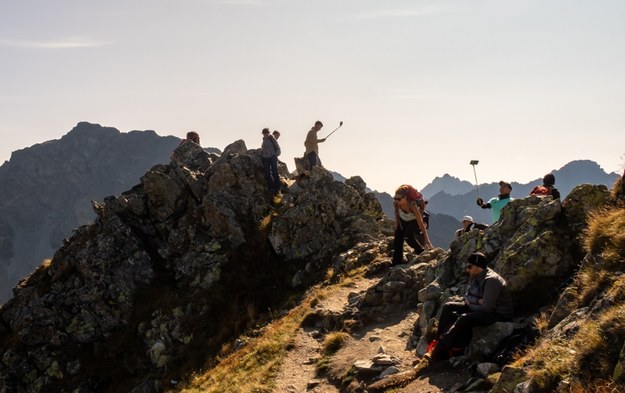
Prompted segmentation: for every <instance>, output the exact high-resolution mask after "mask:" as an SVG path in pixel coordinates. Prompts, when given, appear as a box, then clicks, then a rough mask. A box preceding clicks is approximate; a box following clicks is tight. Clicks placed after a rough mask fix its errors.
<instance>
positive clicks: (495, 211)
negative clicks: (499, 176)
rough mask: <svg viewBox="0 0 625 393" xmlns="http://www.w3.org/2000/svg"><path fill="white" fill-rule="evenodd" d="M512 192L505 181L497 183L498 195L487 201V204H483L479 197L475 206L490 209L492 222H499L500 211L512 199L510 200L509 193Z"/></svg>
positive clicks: (509, 185) (510, 186)
mask: <svg viewBox="0 0 625 393" xmlns="http://www.w3.org/2000/svg"><path fill="white" fill-rule="evenodd" d="M511 192H512V185H511V184H510V183H508V182H505V181H503V180H502V181H500V182H499V195H497V196H496V197H494V198H491V199H489V200H488V202H486V203H484V200H483V199H482V198H480V197H478V198H477V205H478V206H479V207H481V208H482V209H491V214H492V216H493V222H495V221H497V220H499V217H500V216H501V209H503V207H504V206H506V205H507V204H508V203H509V202H510V201H511V200H513V199H512V198H510V193H511Z"/></svg>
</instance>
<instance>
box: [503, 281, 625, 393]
mask: <svg viewBox="0 0 625 393" xmlns="http://www.w3.org/2000/svg"><path fill="white" fill-rule="evenodd" d="M620 286H622V285H619V287H620ZM619 291H620V289H619ZM624 343H625V304H622V303H620V304H617V305H614V306H613V307H610V308H607V310H606V311H605V312H604V313H603V314H601V315H600V316H598V317H597V318H596V320H591V321H585V322H584V323H583V324H582V325H581V326H580V328H579V330H578V331H577V332H576V333H575V334H574V335H573V337H570V338H568V339H565V338H563V339H554V340H547V339H541V340H539V342H538V343H537V344H536V345H535V346H534V347H533V348H531V349H529V350H528V351H527V352H526V353H525V354H524V355H523V356H521V357H520V358H519V359H517V360H516V361H515V365H517V366H523V367H526V368H527V369H528V372H529V375H530V376H531V377H533V378H534V380H535V381H536V382H538V384H539V385H540V386H541V387H542V388H544V389H547V390H549V389H553V388H554V387H555V386H556V385H557V383H558V382H559V381H561V380H565V379H569V380H579V381H587V380H588V381H590V380H602V379H603V380H608V378H609V377H611V374H612V371H613V369H614V366H615V365H616V363H617V361H618V354H619V352H620V350H621V348H622V347H623V344H624Z"/></svg>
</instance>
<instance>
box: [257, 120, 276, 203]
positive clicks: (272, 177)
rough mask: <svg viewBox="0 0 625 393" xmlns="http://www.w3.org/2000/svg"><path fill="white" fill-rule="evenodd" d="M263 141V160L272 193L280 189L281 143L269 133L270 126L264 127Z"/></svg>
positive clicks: (266, 178) (274, 193)
mask: <svg viewBox="0 0 625 393" xmlns="http://www.w3.org/2000/svg"><path fill="white" fill-rule="evenodd" d="M262 134H263V143H262V145H261V157H260V159H261V161H262V163H263V170H264V172H265V180H266V181H267V188H268V190H269V192H270V193H271V194H272V195H276V194H277V193H278V192H279V191H280V186H281V183H280V175H279V174H278V156H279V155H280V145H279V144H278V141H277V140H276V139H275V138H274V137H273V135H271V134H270V133H269V128H263V131H262Z"/></svg>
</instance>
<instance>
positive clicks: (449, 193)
mask: <svg viewBox="0 0 625 393" xmlns="http://www.w3.org/2000/svg"><path fill="white" fill-rule="evenodd" d="M545 173H547V172H545ZM551 173H553V174H554V176H555V177H556V188H558V190H559V191H560V194H561V195H562V199H564V198H565V197H566V195H568V193H569V192H571V190H572V189H573V188H574V187H575V186H577V185H579V184H584V183H589V184H603V185H605V186H607V187H611V186H612V184H614V182H615V181H616V179H617V178H618V177H619V175H618V174H617V173H606V172H605V171H604V170H603V169H601V167H600V166H599V165H598V164H597V163H596V162H594V161H590V160H578V161H571V162H570V163H568V164H566V165H565V166H563V167H562V168H560V169H558V170H554V171H552V172H551ZM541 184H542V176H541V177H540V178H538V179H536V180H533V181H531V182H529V183H526V184H521V183H517V182H512V197H513V198H523V197H525V196H527V195H529V192H530V191H531V190H532V188H534V187H535V186H538V185H541ZM420 191H421V192H422V193H423V196H424V197H425V198H426V199H427V200H428V205H427V210H428V211H429V212H430V229H429V232H428V233H429V235H430V240H431V241H432V244H434V245H435V246H436V247H442V248H447V247H448V246H449V243H450V242H451V241H452V240H453V237H454V233H455V231H456V229H458V228H460V225H461V223H460V221H461V220H462V217H463V216H465V215H469V216H471V217H473V220H474V221H475V222H480V223H485V224H489V225H490V224H492V222H493V220H492V217H491V212H490V210H488V209H482V208H480V207H478V206H477V204H476V203H475V201H476V199H477V193H476V188H475V185H473V184H471V183H470V182H468V181H465V180H460V179H458V178H457V177H453V176H451V175H449V174H445V175H443V176H442V177H437V178H435V179H434V180H432V182H431V183H429V184H427V185H426V186H425V187H424V188H423V190H420ZM374 193H375V194H376V196H377V197H378V200H379V201H380V203H381V204H382V209H383V210H384V213H386V215H387V216H389V217H393V214H394V213H393V198H392V196H391V195H389V194H388V193H385V192H384V193H378V192H375V191H374ZM498 193H499V184H498V183H488V184H480V196H482V198H483V199H484V200H485V201H487V200H488V199H490V198H492V197H495V196H497V194H498Z"/></svg>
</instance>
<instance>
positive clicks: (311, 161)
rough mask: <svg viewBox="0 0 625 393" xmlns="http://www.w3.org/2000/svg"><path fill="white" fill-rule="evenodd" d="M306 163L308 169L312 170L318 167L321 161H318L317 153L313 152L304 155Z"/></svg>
mask: <svg viewBox="0 0 625 393" xmlns="http://www.w3.org/2000/svg"><path fill="white" fill-rule="evenodd" d="M306 161H307V162H308V169H309V170H310V169H313V167H315V166H317V165H319V166H321V160H320V159H319V156H318V155H317V153H315V152H314V151H311V152H310V153H308V154H306Z"/></svg>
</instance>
